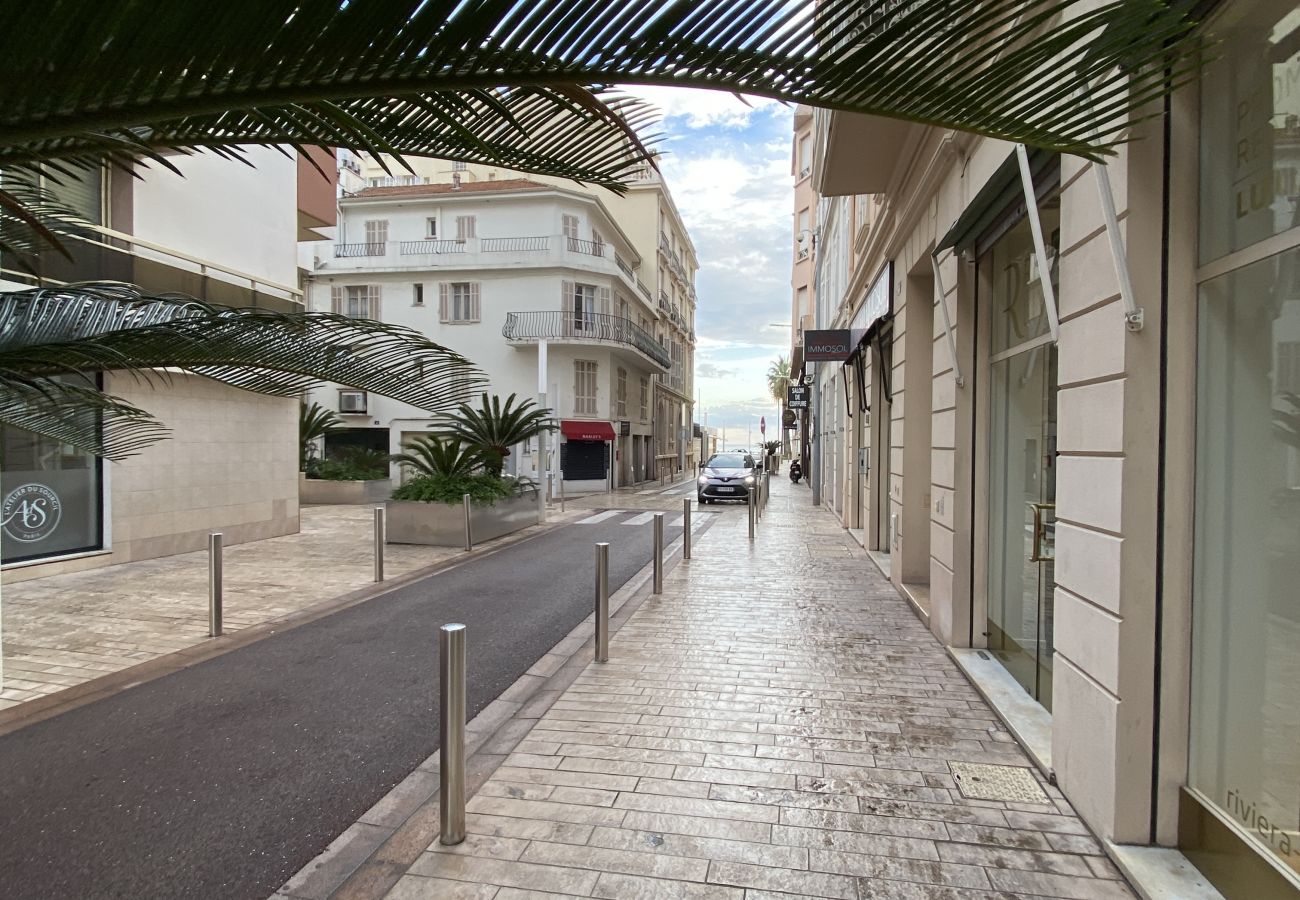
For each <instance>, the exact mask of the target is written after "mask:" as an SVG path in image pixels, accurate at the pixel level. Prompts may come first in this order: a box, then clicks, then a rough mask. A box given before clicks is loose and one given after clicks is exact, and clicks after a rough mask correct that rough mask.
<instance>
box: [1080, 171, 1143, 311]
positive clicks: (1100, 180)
mask: <svg viewBox="0 0 1300 900" xmlns="http://www.w3.org/2000/svg"><path fill="white" fill-rule="evenodd" d="M1092 169H1093V171H1094V172H1096V173H1097V197H1098V198H1099V199H1100V200H1101V214H1102V216H1103V217H1104V218H1105V220H1106V237H1107V238H1109V239H1110V258H1111V261H1112V262H1113V263H1114V264H1115V278H1116V280H1118V281H1119V296H1120V299H1121V300H1122V301H1123V302H1124V327H1125V328H1127V329H1128V330H1129V331H1141V330H1142V326H1143V325H1145V324H1146V321H1145V319H1146V317H1145V314H1144V312H1143V309H1142V307H1140V306H1138V305H1137V300H1136V299H1135V298H1134V296H1133V280H1132V278H1130V277H1129V271H1128V253H1127V252H1125V250H1124V239H1123V238H1122V237H1121V236H1120V233H1119V217H1118V216H1116V215H1115V192H1114V191H1113V190H1112V189H1111V186H1110V169H1109V168H1108V167H1107V165H1106V164H1105V163H1101V162H1093V164H1092Z"/></svg>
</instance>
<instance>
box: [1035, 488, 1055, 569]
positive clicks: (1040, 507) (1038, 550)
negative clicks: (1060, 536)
mask: <svg viewBox="0 0 1300 900" xmlns="http://www.w3.org/2000/svg"><path fill="white" fill-rule="evenodd" d="M1029 505H1030V507H1031V508H1032V509H1033V510H1034V547H1033V551H1032V552H1031V553H1030V554H1029V561H1030V562H1051V561H1052V560H1054V559H1056V555H1055V553H1052V554H1051V555H1048V554H1047V553H1044V552H1043V551H1044V546H1045V539H1046V538H1047V523H1046V522H1044V521H1043V513H1044V511H1046V510H1051V511H1052V513H1053V515H1055V513H1056V504H1055V503H1031V504H1029Z"/></svg>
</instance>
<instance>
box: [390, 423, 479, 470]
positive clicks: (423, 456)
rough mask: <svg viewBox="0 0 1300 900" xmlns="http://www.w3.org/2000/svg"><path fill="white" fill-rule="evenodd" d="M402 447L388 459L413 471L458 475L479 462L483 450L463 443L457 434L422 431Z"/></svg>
mask: <svg viewBox="0 0 1300 900" xmlns="http://www.w3.org/2000/svg"><path fill="white" fill-rule="evenodd" d="M405 449H406V452H405V453H397V454H394V455H393V457H392V460H393V462H396V463H401V464H402V465H404V466H407V467H408V468H409V469H411V471H412V472H414V473H415V474H416V475H424V476H428V477H436V476H441V477H445V478H461V477H464V476H466V475H469V474H470V473H472V472H473V471H474V470H475V469H477V468H478V467H480V466H481V465H483V452H482V451H481V450H480V449H479V448H477V447H467V446H465V445H464V444H463V443H461V441H460V439H459V438H440V437H438V436H436V435H431V434H430V435H422V436H420V437H417V438H414V439H413V440H411V441H410V442H409V443H407V444H406V445H405Z"/></svg>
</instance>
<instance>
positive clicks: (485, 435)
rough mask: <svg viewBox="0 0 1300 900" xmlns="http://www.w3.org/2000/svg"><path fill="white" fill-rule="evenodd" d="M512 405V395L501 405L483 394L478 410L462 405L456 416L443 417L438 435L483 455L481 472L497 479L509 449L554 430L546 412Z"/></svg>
mask: <svg viewBox="0 0 1300 900" xmlns="http://www.w3.org/2000/svg"><path fill="white" fill-rule="evenodd" d="M514 403H515V395H514V394H511V395H510V396H509V397H507V398H506V402H505V404H504V405H502V403H501V397H500V396H498V395H496V394H493V395H492V397H491V398H489V397H488V395H487V394H486V393H484V394H482V395H481V397H480V398H479V406H478V408H477V409H475V408H474V407H472V406H470V405H469V404H468V403H462V404H461V405H460V406H458V407H457V408H456V411H455V413H452V414H450V415H448V416H446V417H445V418H444V419H443V421H442V422H441V423H440V432H441V433H442V434H443V435H445V436H447V437H449V438H456V439H459V440H461V441H463V442H464V443H466V444H468V445H469V446H471V447H474V448H476V449H478V450H479V451H480V452H481V453H482V454H483V467H484V469H486V470H487V471H488V472H489V473H491V474H492V475H497V476H500V474H501V470H502V469H503V468H504V467H505V461H506V457H507V456H509V455H510V448H511V447H514V446H515V445H516V444H522V443H523V442H524V441H528V440H531V439H533V438H535V437H537V436H538V435H541V434H544V433H546V432H549V431H554V430H555V427H556V426H555V421H554V420H553V419H551V418H550V413H551V411H550V410H549V409H542V408H540V407H537V405H536V403H535V402H534V401H532V400H525V401H524V402H523V403H521V404H519V405H518V406H515V405H514Z"/></svg>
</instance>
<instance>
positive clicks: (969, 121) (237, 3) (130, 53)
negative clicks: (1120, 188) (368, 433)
mask: <svg viewBox="0 0 1300 900" xmlns="http://www.w3.org/2000/svg"><path fill="white" fill-rule="evenodd" d="M1192 5H1193V4H1192V0H1111V2H1102V3H1094V2H1093V0H980V2H973V0H972V2H954V0H910V2H907V3H898V2H897V0H795V2H791V0H689V2H688V0H614V2H607V3H590V2H585V0H530V2H527V3H519V2H513V0H460V2H454V3H453V2H450V0H435V2H430V0H353V2H349V3H340V2H339V0H227V2H225V3H223V4H221V7H220V11H219V12H216V13H214V11H213V9H212V8H211V6H210V5H205V4H194V3H179V4H171V5H168V6H167V7H166V8H165V9H161V10H160V8H159V7H158V6H157V5H156V4H151V3H146V2H141V0H93V2H92V0H51V2H49V3H46V4H44V5H43V6H42V8H41V10H40V13H39V14H38V15H30V16H24V17H23V19H22V23H21V27H12V26H15V25H16V23H14V22H10V23H8V24H9V25H10V26H11V27H9V28H5V29H0V61H2V62H0V76H3V77H0V167H3V168H6V169H7V170H8V171H10V172H26V173H27V174H29V175H30V174H31V172H32V170H33V169H41V168H43V167H45V166H48V165H49V164H50V162H51V161H53V162H54V163H56V164H66V165H86V164H98V163H99V162H102V161H104V160H108V161H116V162H120V163H123V164H129V162H130V160H133V159H136V158H139V157H145V158H148V159H152V160H154V161H155V162H158V163H161V164H164V165H165V164H167V160H166V157H165V156H164V155H163V154H164V153H165V152H167V151H170V150H173V149H181V150H192V149H196V148H206V149H209V150H212V151H214V152H222V153H230V152H236V151H234V150H233V149H232V148H236V147H238V146H239V145H241V144H248V143H274V144H296V145H316V146H327V147H329V146H343V147H349V148H351V149H355V150H359V151H363V152H364V151H371V152H385V153H388V152H392V153H399V154H400V153H406V154H410V155H433V156H442V157H447V158H452V159H467V160H468V159H474V160H491V161H495V162H498V163H501V164H503V165H508V166H510V167H511V168H517V169H522V170H525V171H532V172H545V173H549V174H556V175H563V176H566V177H581V178H583V179H584V180H587V181H591V182H593V183H601V184H608V185H617V184H619V183H620V182H622V181H625V180H626V179H627V176H628V175H629V172H630V168H631V167H632V166H633V165H635V164H637V163H638V162H639V161H640V160H641V159H644V158H645V156H646V148H645V147H644V145H643V144H642V143H641V142H640V141H638V140H637V139H636V137H635V135H634V129H635V126H636V125H637V124H638V122H639V121H640V117H641V116H642V111H641V108H640V107H637V106H635V105H620V104H622V103H623V102H624V101H621V100H619V99H617V98H614V99H611V100H608V101H607V100H604V99H602V98H601V96H600V95H598V94H596V93H593V92H592V91H591V90H590V89H589V88H588V87H586V86H592V85H595V86H600V85H609V84H617V83H622V84H660V85H679V86H688V87H702V88H715V89H723V90H728V91H738V92H743V93H750V94H757V95H763V96H768V97H774V98H778V99H782V100H787V101H796V102H803V103H809V104H812V105H814V106H820V107H826V108H832V109H841V110H847V111H853V112H861V113H870V114H876V115H881V116H888V117H893V118H900V119H906V120H910V121H915V122H922V123H927V124H932V125H937V126H942V127H948V128H955V129H958V130H962V131H971V132H977V133H980V134H986V135H990V136H993V137H998V138H1004V139H1007V140H1011V141H1017V142H1023V143H1027V144H1031V145H1034V146H1038V147H1044V148H1047V149H1052V150H1057V151H1060V152H1065V153H1076V154H1082V155H1085V156H1090V157H1095V156H1096V155H1098V154H1099V153H1100V152H1102V151H1103V150H1104V149H1105V148H1106V147H1107V146H1108V145H1109V144H1111V143H1113V142H1114V141H1116V140H1117V139H1118V138H1119V137H1120V135H1121V132H1122V130H1123V129H1124V128H1125V127H1127V125H1128V123H1129V120H1128V116H1129V113H1130V112H1131V111H1133V110H1138V109H1141V108H1143V107H1144V105H1146V104H1147V103H1149V102H1150V101H1151V100H1153V99H1154V98H1156V97H1158V96H1160V95H1161V94H1163V93H1164V92H1165V91H1167V90H1168V89H1169V87H1170V85H1171V84H1176V83H1179V82H1180V81H1182V80H1185V79H1186V77H1187V76H1188V75H1189V73H1190V72H1191V71H1192V70H1193V69H1194V67H1195V66H1196V65H1197V64H1198V61H1197V60H1198V55H1197V50H1196V47H1195V45H1194V42H1193V41H1192V39H1191V35H1192V28H1193V24H1194V23H1193V22H1191V21H1190V19H1189V16H1188V11H1189V9H1191V8H1192ZM69 23H76V25H75V27H73V26H70V25H69ZM36 73H39V77H34V76H35V74H36ZM1080 96H1085V97H1087V98H1088V102H1087V103H1086V104H1085V103H1080V102H1079V97H1080ZM579 173H582V174H579ZM10 205H12V204H10Z"/></svg>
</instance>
